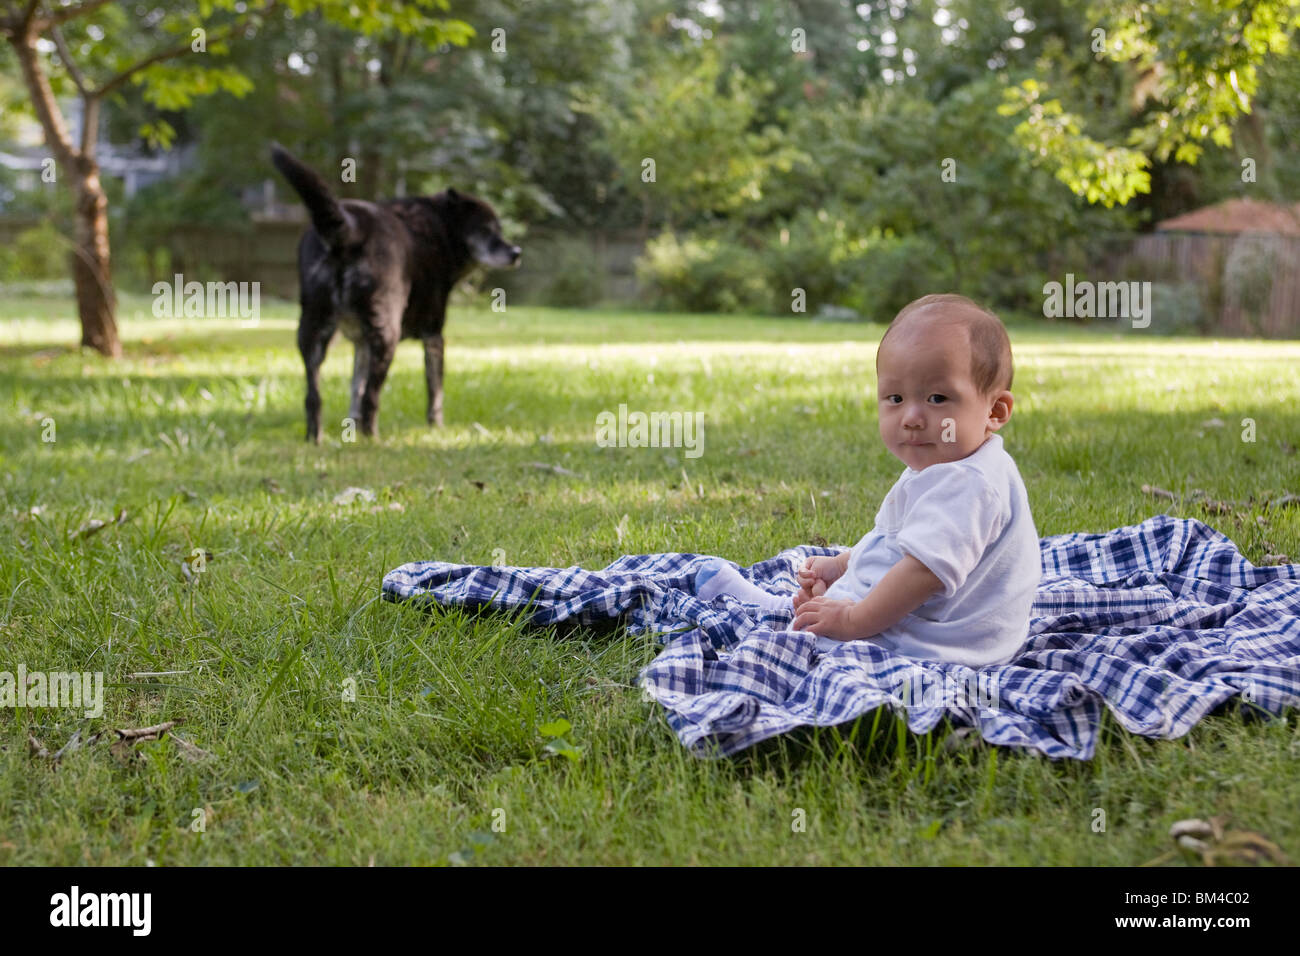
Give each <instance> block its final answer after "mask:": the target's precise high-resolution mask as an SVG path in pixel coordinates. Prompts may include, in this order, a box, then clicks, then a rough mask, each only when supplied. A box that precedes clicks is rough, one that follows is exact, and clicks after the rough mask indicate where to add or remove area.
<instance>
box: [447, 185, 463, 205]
mask: <svg viewBox="0 0 1300 956" xmlns="http://www.w3.org/2000/svg"><path fill="white" fill-rule="evenodd" d="M447 198H448V199H450V200H451V201H452V202H460V193H458V192H456V190H454V189H452V188H451V187H450V186H448V187H447Z"/></svg>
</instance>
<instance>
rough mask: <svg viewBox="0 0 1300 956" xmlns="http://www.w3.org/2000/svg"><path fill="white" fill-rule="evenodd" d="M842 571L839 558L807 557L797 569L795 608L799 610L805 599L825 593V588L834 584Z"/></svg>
mask: <svg viewBox="0 0 1300 956" xmlns="http://www.w3.org/2000/svg"><path fill="white" fill-rule="evenodd" d="M842 573H843V569H842V567H841V565H840V561H839V558H827V557H815V558H808V560H806V561H805V562H804V564H803V567H802V568H800V569H799V573H798V579H799V590H798V591H796V592H795V595H794V608H795V610H796V611H797V610H799V606H800V605H802V604H803V603H804V602H805V601H808V600H811V599H812V598H815V597H821V596H822V595H823V594H825V593H826V588H827V587H828V586H830V585H831V584H834V583H835V581H836V580H837V579H838V578H839V577H840V575H841V574H842Z"/></svg>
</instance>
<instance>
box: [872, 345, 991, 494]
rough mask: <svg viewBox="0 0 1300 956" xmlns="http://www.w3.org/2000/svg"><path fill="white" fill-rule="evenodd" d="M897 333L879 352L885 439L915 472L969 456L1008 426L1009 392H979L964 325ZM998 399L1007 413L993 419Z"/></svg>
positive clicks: (879, 394) (882, 425) (880, 404)
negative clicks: (989, 437)
mask: <svg viewBox="0 0 1300 956" xmlns="http://www.w3.org/2000/svg"><path fill="white" fill-rule="evenodd" d="M897 331H898V332H902V333H903V334H901V335H895V334H891V335H890V337H889V341H888V342H886V343H885V346H884V348H883V349H882V350H881V352H880V362H879V368H880V377H879V380H878V382H877V388H876V391H877V398H878V400H879V407H880V438H881V440H882V441H883V442H884V443H885V445H886V447H887V448H888V449H889V450H890V451H891V452H893V454H894V455H895V456H897V457H898V459H899V460H900V461H902V462H903V463H904V464H905V465H907V466H908V467H909V468H913V469H915V470H916V471H924V470H925V469H926V468H927V467H928V466H930V465H934V464H938V463H940V462H945V461H957V460H958V459H961V458H965V457H966V456H967V455H970V454H971V453H973V452H974V451H975V450H976V449H978V448H979V447H980V446H981V445H982V444H984V441H985V439H987V438H988V436H989V435H991V434H992V433H993V432H995V431H997V430H998V429H999V428H1001V427H1002V425H1003V424H1005V418H1006V417H1009V414H1010V404H1011V403H1010V397H1011V393H1010V392H1002V393H1000V395H997V396H991V397H984V396H981V395H980V394H979V392H978V391H977V389H976V388H975V383H974V382H972V381H971V377H970V363H971V353H970V346H969V344H968V338H967V333H966V330H965V328H963V327H961V326H952V325H938V326H933V327H931V328H930V329H929V330H926V329H924V328H920V329H916V330H912V329H907V330H904V329H899V330H897ZM998 401H1005V404H1006V406H1007V407H1006V409H1005V413H1006V414H1005V415H1001V414H999V416H998V417H994V406H995V404H996V403H997V402H998ZM1002 411H1003V410H1002V409H999V410H998V412H999V413H1001V412H1002Z"/></svg>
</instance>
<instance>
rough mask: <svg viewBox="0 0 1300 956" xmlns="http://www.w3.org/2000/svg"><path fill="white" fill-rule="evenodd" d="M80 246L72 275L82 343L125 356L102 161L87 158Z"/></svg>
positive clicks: (80, 188) (80, 190) (80, 195)
mask: <svg viewBox="0 0 1300 956" xmlns="http://www.w3.org/2000/svg"><path fill="white" fill-rule="evenodd" d="M78 166H79V167H80V168H79V170H78V175H79V176H80V181H79V182H78V183H77V226H76V241H77V250H76V252H75V253H74V256H73V263H72V277H73V282H74V283H75V285H76V289H77V311H78V313H80V315H81V344H82V345H86V346H89V347H90V348H92V349H95V350H96V351H97V352H100V353H102V354H104V355H107V356H108V357H109V358H121V357H122V343H121V341H120V340H119V339H118V337H117V318H116V311H117V297H116V296H115V295H114V294H113V278H112V271H111V269H110V256H109V249H108V197H107V196H105V195H104V187H103V186H102V185H101V184H100V181H99V165H98V164H97V163H96V162H95V161H94V160H93V159H88V158H84V157H83V159H82V162H81V163H79V164H78Z"/></svg>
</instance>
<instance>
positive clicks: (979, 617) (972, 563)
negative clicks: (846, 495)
mask: <svg viewBox="0 0 1300 956" xmlns="http://www.w3.org/2000/svg"><path fill="white" fill-rule="evenodd" d="M904 552H906V553H907V554H910V555H912V557H914V558H916V559H917V560H918V561H920V562H921V563H922V564H924V565H925V566H926V567H927V568H929V569H930V571H931V572H933V573H934V575H935V577H937V578H938V579H939V580H940V581H941V582H943V590H942V591H937V592H935V594H934V595H932V596H931V597H930V598H929V599H928V600H926V601H925V603H923V604H922V605H921V606H920V607H918V608H917V609H916V610H915V611H913V612H912V613H911V614H908V615H906V616H905V617H904V618H903V619H902V620H901V621H899V622H898V623H897V624H896V625H894V626H893V627H890V628H886V629H885V630H883V631H881V632H880V635H879V636H877V637H872V638H871V639H872V640H873V641H877V642H878V643H880V644H881V645H882V646H884V647H887V648H889V649H890V650H892V651H894V652H895V653H898V654H902V655H905V656H907V657H916V658H921V659H924V660H933V661H951V662H955V663H960V664H966V665H967V666H969V667H982V666H984V665H986V664H1005V663H1007V662H1009V661H1010V660H1011V659H1012V658H1014V657H1015V656H1016V655H1017V654H1018V653H1019V651H1020V649H1021V648H1022V647H1023V646H1024V644H1025V641H1026V640H1027V639H1028V636H1029V614H1030V609H1031V606H1032V605H1033V603H1034V596H1035V594H1036V593H1037V591H1038V581H1039V578H1040V577H1041V576H1042V559H1041V556H1040V552H1039V548H1038V531H1037V529H1036V528H1035V527H1034V519H1033V516H1032V515H1031V514H1030V513H1029V497H1028V495H1027V494H1026V493H1025V483H1024V482H1023V481H1022V480H1021V478H1020V471H1019V469H1018V468H1016V463H1015V462H1014V461H1013V460H1012V458H1011V456H1010V455H1008V454H1007V453H1006V451H1005V450H1004V449H1003V447H1002V436H1000V435H998V434H997V433H996V432H994V433H993V434H992V435H990V436H989V437H988V438H987V439H985V441H984V444H983V445H981V446H980V447H979V448H978V449H976V450H975V451H974V452H972V453H971V454H969V455H967V456H966V457H965V458H962V459H959V460H958V461H948V462H941V463H939V464H934V465H930V466H928V467H927V468H925V469H923V470H921V471H916V470H915V469H912V468H908V469H907V470H906V471H904V472H903V474H902V475H901V476H900V477H899V479H898V481H896V482H895V483H894V487H892V488H890V489H889V494H887V495H886V496H885V500H884V502H883V503H882V504H881V505H880V510H879V511H878V512H877V513H876V526H875V528H873V529H872V530H871V531H869V532H868V533H867V534H866V535H865V536H863V538H862V540H861V541H859V542H858V543H857V544H856V545H855V546H854V547H853V552H852V554H851V555H850V557H849V565H848V570H847V571H846V572H845V573H844V576H843V577H841V578H840V579H839V580H837V581H836V582H835V583H834V584H832V585H831V586H830V587H829V588H827V589H826V597H828V598H838V599H840V600H851V601H860V600H862V599H863V598H864V597H866V596H867V592H868V591H869V590H870V589H871V586H872V585H873V584H875V583H876V582H877V581H879V580H880V579H881V578H882V577H884V576H885V573H886V572H888V571H889V569H890V568H892V567H893V566H894V565H895V564H897V563H898V562H899V561H901V560H902V559H903V554H904ZM817 643H818V647H819V648H821V649H822V650H830V649H833V648H836V647H841V646H843V644H842V642H840V641H836V640H834V639H833V638H828V637H822V638H820V639H819V640H818V642H817Z"/></svg>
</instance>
